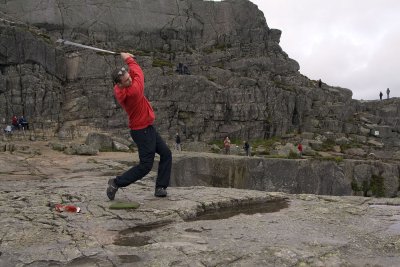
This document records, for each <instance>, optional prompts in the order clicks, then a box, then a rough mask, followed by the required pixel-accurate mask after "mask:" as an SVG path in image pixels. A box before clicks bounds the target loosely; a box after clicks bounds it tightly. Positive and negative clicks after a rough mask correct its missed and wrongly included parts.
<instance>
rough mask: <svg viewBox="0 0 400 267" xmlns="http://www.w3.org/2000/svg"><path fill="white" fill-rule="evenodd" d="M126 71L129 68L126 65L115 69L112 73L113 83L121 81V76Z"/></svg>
mask: <svg viewBox="0 0 400 267" xmlns="http://www.w3.org/2000/svg"><path fill="white" fill-rule="evenodd" d="M126 72H127V70H126V69H125V68H124V67H122V68H119V69H116V70H114V71H113V72H112V73H111V79H112V80H113V83H114V84H117V83H119V82H120V81H121V77H122V76H124V74H125V73H126Z"/></svg>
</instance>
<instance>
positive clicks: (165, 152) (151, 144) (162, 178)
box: [115, 125, 172, 188]
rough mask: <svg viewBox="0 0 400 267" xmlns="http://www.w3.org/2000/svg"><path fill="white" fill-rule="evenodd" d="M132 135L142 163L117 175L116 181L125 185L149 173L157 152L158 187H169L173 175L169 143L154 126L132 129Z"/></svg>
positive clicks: (120, 184)
mask: <svg viewBox="0 0 400 267" xmlns="http://www.w3.org/2000/svg"><path fill="white" fill-rule="evenodd" d="M130 133H131V137H132V139H133V141H134V142H135V143H136V145H137V147H138V150H139V151H138V152H139V159H140V163H139V165H137V166H134V167H132V168H130V169H129V170H128V171H126V172H125V173H124V174H122V175H121V176H117V179H116V180H115V183H116V184H117V186H119V187H125V186H128V185H130V184H131V183H134V182H136V181H137V180H140V179H142V178H143V177H144V176H145V175H146V174H148V173H149V172H150V171H151V169H152V167H153V163H154V156H155V154H156V153H157V154H159V155H160V164H159V165H158V174H157V180H156V187H164V188H167V187H168V185H169V180H170V177H171V165H172V154H171V150H170V149H169V148H168V146H167V144H166V143H165V142H164V140H163V139H162V138H161V136H160V135H159V134H158V133H157V131H156V129H155V128H154V127H153V126H151V125H150V126H148V127H147V128H144V129H140V130H131V132H130Z"/></svg>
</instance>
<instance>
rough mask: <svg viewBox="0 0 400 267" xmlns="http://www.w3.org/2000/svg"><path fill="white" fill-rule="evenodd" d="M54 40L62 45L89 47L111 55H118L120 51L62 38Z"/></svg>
mask: <svg viewBox="0 0 400 267" xmlns="http://www.w3.org/2000/svg"><path fill="white" fill-rule="evenodd" d="M56 42H57V43H60V44H63V45H72V46H77V47H81V48H86V49H91V50H94V51H97V52H102V53H108V54H112V55H119V54H120V53H117V52H113V51H110V50H105V49H100V48H97V47H93V46H88V45H83V44H78V43H74V42H71V41H67V40H63V39H58V40H57V41H56Z"/></svg>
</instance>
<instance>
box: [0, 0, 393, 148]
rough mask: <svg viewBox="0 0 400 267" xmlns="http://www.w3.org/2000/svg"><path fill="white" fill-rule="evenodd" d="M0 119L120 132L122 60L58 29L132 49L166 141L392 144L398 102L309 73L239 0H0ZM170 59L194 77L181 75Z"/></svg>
mask: <svg viewBox="0 0 400 267" xmlns="http://www.w3.org/2000/svg"><path fill="white" fill-rule="evenodd" d="M0 15H1V20H0V37H1V38H0V103H1V105H0V118H3V123H7V122H8V121H9V120H10V118H11V117H12V115H14V114H15V115H22V114H23V115H25V117H27V118H28V119H29V120H30V122H31V124H32V125H33V126H34V128H35V129H42V130H45V129H46V130H49V129H51V130H52V131H53V132H55V133H56V134H58V135H59V136H60V137H66V136H74V135H85V134H87V133H88V132H89V131H91V130H96V129H101V130H104V131H107V132H114V133H126V125H127V122H126V116H125V114H124V113H123V111H122V110H121V108H120V107H119V105H118V104H117V103H116V102H115V100H114V99H113V96H112V90H111V87H112V84H111V81H110V78H109V74H110V72H111V71H112V70H113V69H114V68H115V67H116V66H120V65H121V64H122V63H121V60H120V59H119V57H114V56H109V55H104V54H97V53H94V52H93V51H88V50H82V49H77V48H75V47H66V46H58V45H56V42H55V41H56V40H57V39H59V38H63V39H68V40H72V41H76V42H79V43H83V44H87V45H94V46H97V47H100V48H104V49H110V50H115V51H130V52H132V53H134V54H135V55H137V58H138V61H139V63H140V64H141V66H142V67H143V69H144V72H145V76H146V89H145V90H146V95H147V96H148V98H149V99H150V100H151V101H152V103H153V105H154V107H155V111H156V115H157V120H156V123H157V126H158V127H159V129H160V132H161V133H163V134H164V135H165V137H166V138H172V137H173V135H174V134H175V132H176V131H179V132H181V133H182V134H181V136H182V138H183V139H184V140H192V141H210V140H216V139H220V138H222V137H223V136H224V135H227V134H229V135H230V136H231V137H232V138H238V139H262V138H266V137H271V136H281V135H284V134H287V133H293V132H313V133H321V134H324V133H326V132H333V133H335V134H337V135H338V136H337V137H341V136H343V135H346V136H350V135H352V136H354V138H357V137H358V136H364V137H365V136H371V133H372V132H375V131H379V132H380V133H381V135H380V136H379V138H386V139H387V142H385V144H387V145H388V146H390V147H393V146H394V147H398V146H399V145H400V144H399V142H398V141H397V140H398V135H399V132H400V129H399V126H398V125H399V106H400V102H399V101H397V99H394V100H389V101H382V102H377V101H372V102H361V101H356V100H353V99H352V92H351V91H350V90H349V89H344V88H340V87H334V86H330V85H327V84H325V83H322V86H321V87H319V86H318V84H317V82H316V81H314V80H310V79H309V78H307V77H305V76H304V75H302V74H301V73H300V72H299V69H300V66H299V64H298V63H297V62H296V61H294V60H293V59H290V58H289V57H288V55H287V54H286V53H285V52H284V51H283V50H282V49H281V47H280V46H279V39H280V35H281V32H280V31H279V30H276V29H270V28H269V27H268V25H267V22H266V20H265V18H264V15H263V13H262V12H261V11H260V10H258V8H257V6H256V5H254V4H252V3H251V2H250V1H247V0H227V1H222V2H210V1H202V0H185V1H183V0H178V1H171V0H162V1H161V0H155V1H139V0H136V1H114V2H113V3H110V2H109V1H102V0H100V1H85V2H84V3H83V2H82V1H76V0H74V1H64V0H60V1H40V2H37V1H33V0H24V1H22V0H15V1H3V2H1V3H0ZM179 63H183V64H185V65H187V66H188V68H189V70H190V73H191V75H179V74H178V73H177V72H176V71H175V69H176V66H177V65H178V64H179Z"/></svg>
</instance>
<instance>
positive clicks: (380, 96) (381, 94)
mask: <svg viewBox="0 0 400 267" xmlns="http://www.w3.org/2000/svg"><path fill="white" fill-rule="evenodd" d="M382 96H383V93H382V91H380V93H379V98H380V99H381V100H382Z"/></svg>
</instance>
